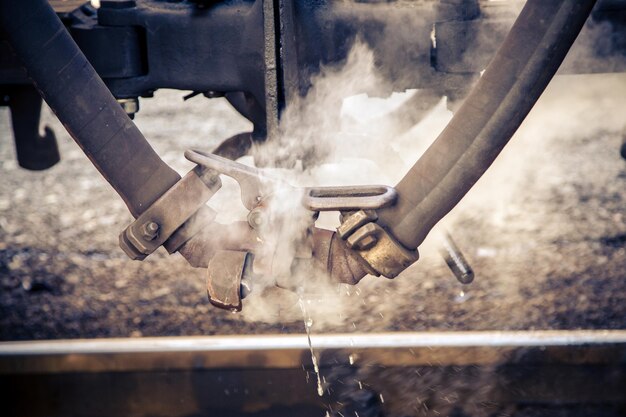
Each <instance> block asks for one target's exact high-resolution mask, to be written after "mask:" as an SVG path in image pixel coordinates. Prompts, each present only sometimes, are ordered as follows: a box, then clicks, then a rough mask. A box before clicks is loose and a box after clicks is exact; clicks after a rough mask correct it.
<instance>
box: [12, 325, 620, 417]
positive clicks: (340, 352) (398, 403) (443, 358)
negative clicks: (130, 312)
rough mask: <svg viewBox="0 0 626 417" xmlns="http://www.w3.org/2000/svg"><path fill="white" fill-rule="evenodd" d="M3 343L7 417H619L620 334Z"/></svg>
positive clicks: (565, 333)
mask: <svg viewBox="0 0 626 417" xmlns="http://www.w3.org/2000/svg"><path fill="white" fill-rule="evenodd" d="M312 343H313V348H314V351H315V353H316V356H317V358H318V360H319V363H320V374H321V379H322V381H323V382H322V383H323V389H324V395H323V396H321V397H320V396H318V394H317V389H316V388H317V387H316V385H317V378H316V376H315V375H314V374H313V366H312V359H311V352H310V350H309V345H308V342H307V338H306V336H305V335H286V336H210V337H175V338H141V339H89V340H58V341H33V342H3V343H0V392H1V393H2V397H3V400H2V404H3V409H4V410H8V414H4V413H3V415H15V416H32V417H36V416H122V415H124V416H199V415H209V416H226V417H228V416H232V417H234V416H305V417H306V416H319V417H322V416H324V415H326V413H328V415H331V416H344V417H348V416H357V415H358V416H359V417H367V416H413V415H416V416H418V415H419V416H431V415H432V416H438V415H451V416H482V415H485V416H497V415H508V416H512V415H515V416H539V415H541V416H543V415H545V416H554V415H557V416H594V415H597V416H623V415H626V331H623V330H614V331H533V332H448V333H445V332H443V333H439V332H427V333H383V334H337V335H312Z"/></svg>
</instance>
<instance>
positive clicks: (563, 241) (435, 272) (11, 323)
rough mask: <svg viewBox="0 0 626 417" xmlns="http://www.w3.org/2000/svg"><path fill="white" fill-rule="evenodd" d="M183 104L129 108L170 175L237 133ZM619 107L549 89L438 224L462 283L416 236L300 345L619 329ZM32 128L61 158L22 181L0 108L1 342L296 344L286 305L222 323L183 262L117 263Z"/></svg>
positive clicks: (611, 85) (64, 150)
mask: <svg viewBox="0 0 626 417" xmlns="http://www.w3.org/2000/svg"><path fill="white" fill-rule="evenodd" d="M182 95H183V93H182V92H174V91H162V92H158V93H157V95H156V98H154V99H150V100H144V101H142V110H141V112H140V113H139V114H138V115H137V118H136V122H137V123H138V125H139V127H140V128H141V129H142V131H143V132H144V133H145V135H146V137H147V138H148V139H149V140H150V142H151V143H152V145H153V146H154V147H155V148H156V150H157V152H159V154H160V155H161V156H162V157H163V158H164V159H165V161H166V162H168V163H169V164H171V165H173V166H174V167H175V168H176V169H177V170H179V171H180V172H181V173H184V172H186V171H187V170H188V169H189V167H190V165H189V164H187V163H185V162H184V158H183V156H182V153H183V151H184V150H185V149H186V148H188V147H202V148H205V149H210V148H211V147H212V146H214V145H215V144H216V143H218V142H219V141H220V139H223V138H225V137H227V136H228V135H231V134H234V133H238V132H240V131H243V130H246V129H249V124H248V122H247V121H245V120H244V119H242V118H241V117H240V116H238V115H237V114H236V113H234V111H232V110H231V109H230V108H229V106H228V104H227V103H225V102H223V101H220V100H212V101H209V100H204V99H201V98H194V99H193V100H190V101H188V102H185V103H183V102H182V100H181V97H182ZM624 109H626V77H624V76H623V75H610V76H565V77H560V78H558V79H557V80H555V82H553V84H552V85H551V86H550V88H549V89H548V91H547V92H546V94H545V95H544V97H542V99H541V101H540V103H539V104H538V105H537V106H536V107H535V109H534V110H533V112H532V113H531V116H530V117H529V119H528V120H527V121H526V122H525V124H524V125H523V127H522V129H521V130H520V132H518V134H516V137H515V138H514V139H513V141H512V143H511V144H510V145H509V147H508V148H507V149H506V150H505V151H504V152H503V154H502V155H501V156H500V157H499V159H498V161H497V162H496V164H495V166H494V167H493V168H492V169H491V170H490V172H489V173H488V175H486V176H485V177H484V178H483V179H481V181H480V182H479V183H478V185H477V186H476V187H475V189H474V190H472V192H471V193H470V194H469V195H468V196H467V198H466V199H465V200H464V201H463V202H462V204H460V205H459V206H458V207H457V208H456V209H455V210H454V211H453V212H452V213H451V214H450V216H448V218H447V219H446V220H445V223H446V228H447V229H448V230H450V231H451V232H452V234H453V236H454V238H455V240H456V241H457V243H458V244H459V246H460V247H461V248H463V249H464V251H465V253H466V256H467V258H468V259H469V260H470V262H471V263H472V265H473V267H474V269H475V271H476V280H475V282H474V283H473V284H471V285H469V286H461V285H460V284H458V283H457V282H456V281H455V280H454V278H453V277H452V276H451V274H450V272H449V271H448V270H447V268H446V266H445V264H444V263H443V261H442V260H441V259H440V258H439V257H438V255H437V251H436V250H435V244H434V241H435V239H432V238H429V239H428V240H427V242H425V244H424V247H423V249H422V259H421V260H420V261H419V262H418V263H417V264H416V265H415V266H413V267H411V268H409V269H408V270H407V271H405V272H404V273H403V274H402V275H401V276H400V277H398V278H397V279H395V280H393V281H388V280H385V279H375V278H372V277H368V278H366V279H364V280H363V281H362V282H361V283H360V284H359V285H358V286H357V287H352V288H342V289H341V292H337V293H336V294H330V295H329V294H328V293H325V294H323V295H316V296H315V297H312V298H311V300H312V301H311V304H310V306H311V308H310V309H311V314H312V315H313V316H314V326H313V332H316V331H327V332H355V331H396V330H408V331H418V330H468V329H471V330H483V329H577V328H594V329H600V328H602V329H604V328H607V329H624V328H626V291H625V289H626V268H625V267H626V212H625V207H626V206H625V202H626V162H625V161H624V160H622V159H621V158H620V156H619V146H620V144H621V141H622V136H623V132H624V125H625V124H626V117H625V116H624ZM429 117H430V118H429V120H427V121H426V123H431V124H432V125H433V126H436V127H437V128H436V129H434V128H433V129H431V131H430V132H429V135H430V136H434V135H435V134H436V130H437V129H439V128H440V127H441V126H442V125H443V124H442V123H443V122H445V120H447V119H446V118H448V117H449V115H448V113H447V112H446V111H445V110H444V109H443V108H441V106H439V107H438V108H437V109H435V110H434V111H433V114H431V116H429ZM44 121H45V123H48V124H50V125H52V126H53V127H54V129H55V131H56V132H57V136H58V138H59V147H60V151H61V154H62V161H61V163H59V164H58V165H57V166H55V167H53V168H52V169H50V170H47V171H44V172H28V171H25V170H23V169H21V168H19V167H18V166H17V163H16V161H15V158H14V146H13V143H12V137H11V131H10V122H9V114H8V111H7V110H6V109H0V135H1V138H0V177H1V178H2V181H1V182H0V286H1V291H0V339H1V340H24V339H57V338H82V337H127V336H165V335H207V334H245V333H248V334H260V333H276V332H287V333H299V332H302V331H303V324H302V319H301V318H300V317H299V316H298V314H297V313H296V312H294V311H297V308H296V306H297V298H296V297H295V295H293V294H290V293H287V292H285V291H283V290H272V289H268V290H267V291H264V292H261V293H260V294H255V295H254V296H252V297H251V298H250V299H247V300H246V301H245V302H244V312H243V313H241V314H232V313H230V312H225V311H221V310H218V309H216V308H214V307H212V306H211V305H210V304H209V303H208V301H207V300H206V295H205V286H204V277H205V272H204V271H201V270H195V269H193V268H191V267H189V266H187V264H186V262H185V261H184V259H182V257H180V256H178V255H175V256H168V255H167V254H166V253H165V251H163V250H160V251H159V252H158V253H155V254H153V255H152V256H150V257H149V258H148V259H147V260H146V261H144V262H134V261H130V260H128V259H127V258H126V257H125V255H124V254H123V253H122V251H121V249H119V248H118V245H117V236H118V233H119V232H120V231H121V230H122V229H123V228H124V227H125V226H126V225H127V224H128V223H129V222H130V221H131V220H132V219H131V216H130V215H129V214H128V212H127V211H126V208H125V207H124V205H123V203H122V202H121V200H120V199H119V198H118V197H117V195H116V194H115V193H114V192H113V191H112V189H111V188H110V187H109V185H108V184H107V183H106V182H105V181H104V180H103V179H102V178H101V177H100V176H99V175H98V173H97V172H96V170H95V169H94V168H93V167H92V166H91V165H90V163H89V161H88V160H87V158H86V157H84V155H82V153H81V152H80V150H79V148H78V147H77V146H76V145H75V143H73V141H72V140H71V139H70V138H69V137H68V135H67V134H66V133H65V132H64V131H63V128H62V127H61V125H60V124H59V123H58V121H56V120H55V119H54V116H52V115H51V114H50V112H49V111H48V112H46V113H45V115H44ZM422 130H424V129H423V126H422V128H421V130H420V128H416V129H412V130H411V131H410V132H407V134H405V135H404V136H403V138H404V139H407V138H412V137H413V136H415V135H418V133H420V132H421V131H422ZM412 135H413V136H412ZM418 136H419V135H418ZM401 139H402V138H401ZM424 140H426V139H424ZM396 168H397V167H396ZM403 170H404V169H403ZM403 170H402V171H403ZM392 176H393V175H392ZM396 176H397V173H396ZM320 298H324V300H323V301H320V300H319V299H320Z"/></svg>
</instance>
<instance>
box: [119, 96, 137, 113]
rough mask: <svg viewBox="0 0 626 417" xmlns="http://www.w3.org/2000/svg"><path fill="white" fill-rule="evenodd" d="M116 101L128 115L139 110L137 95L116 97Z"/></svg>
mask: <svg viewBox="0 0 626 417" xmlns="http://www.w3.org/2000/svg"><path fill="white" fill-rule="evenodd" d="M117 102H118V103H120V106H122V109H124V111H125V112H126V114H127V115H129V116H134V115H135V113H137V112H138V111H139V99H138V98H137V97H132V98H118V99H117Z"/></svg>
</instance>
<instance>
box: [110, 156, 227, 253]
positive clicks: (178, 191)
mask: <svg viewBox="0 0 626 417" xmlns="http://www.w3.org/2000/svg"><path fill="white" fill-rule="evenodd" d="M221 186H222V183H221V180H220V178H219V176H218V175H217V174H216V173H215V172H214V171H212V170H210V169H206V168H203V167H200V166H196V167H195V168H194V169H192V170H191V171H189V173H187V175H185V176H184V177H183V178H182V179H181V180H180V181H178V182H177V183H176V184H175V185H174V186H173V187H172V188H170V189H169V190H168V191H167V192H166V193H165V194H163V195H162V196H161V197H160V198H159V199H158V200H157V201H156V202H155V203H154V204H152V205H151V206H150V207H149V208H148V209H147V210H146V211H144V212H143V213H142V214H141V215H140V216H139V217H138V218H137V219H136V220H135V221H134V222H133V223H131V224H130V226H128V227H127V228H126V229H124V231H123V232H122V233H121V234H120V246H121V248H122V250H124V252H125V253H126V255H128V257H130V258H131V259H134V260H141V259H144V258H145V257H146V256H148V255H150V254H151V253H152V252H154V251H155V250H156V249H157V248H158V247H159V246H161V245H163V244H166V241H168V239H170V237H172V242H170V243H171V244H166V246H167V249H168V252H170V253H171V252H174V251H176V249H177V248H178V247H180V246H181V245H182V244H183V243H185V241H186V240H188V239H189V238H190V237H191V236H193V235H194V234H195V233H196V232H197V231H199V230H200V229H201V228H202V226H204V225H205V224H206V222H207V219H208V220H209V221H210V220H213V218H214V217H215V214H216V213H215V212H214V211H213V210H212V209H210V208H209V207H206V206H205V203H206V202H207V201H208V200H209V199H210V198H211V197H212V196H213V195H214V194H215V193H216V192H217V191H218V190H219V189H220V187H221ZM200 210H201V211H200ZM197 212H200V213H201V214H202V216H195V215H196V213H197ZM188 221H189V222H188ZM186 223H187V224H186ZM183 225H184V226H183ZM177 231H180V233H176V232H177ZM175 233H176V234H175ZM173 235H174V236H173Z"/></svg>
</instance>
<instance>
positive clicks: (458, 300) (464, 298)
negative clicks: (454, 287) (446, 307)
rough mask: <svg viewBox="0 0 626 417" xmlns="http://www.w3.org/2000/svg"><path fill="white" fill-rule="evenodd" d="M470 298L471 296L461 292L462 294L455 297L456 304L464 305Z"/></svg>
mask: <svg viewBox="0 0 626 417" xmlns="http://www.w3.org/2000/svg"><path fill="white" fill-rule="evenodd" d="M468 298H469V295H468V294H467V293H466V292H465V291H463V290H461V292H459V293H458V294H457V295H456V297H454V301H455V302H456V303H463V302H465V301H467V299H468Z"/></svg>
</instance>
